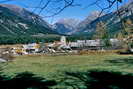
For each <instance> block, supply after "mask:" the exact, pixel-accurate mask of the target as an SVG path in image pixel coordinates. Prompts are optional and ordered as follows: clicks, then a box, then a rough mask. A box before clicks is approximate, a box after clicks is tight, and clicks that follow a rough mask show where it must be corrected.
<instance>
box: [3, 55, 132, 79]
mask: <svg viewBox="0 0 133 89" xmlns="http://www.w3.org/2000/svg"><path fill="white" fill-rule="evenodd" d="M129 57H130V58H131V59H133V57H132V56H131V55H128V56H126V55H125V56H124V55H117V54H106V55H104V54H97V55H93V54H91V55H67V56H43V55H42V56H41V55H38V56H37V55H36V56H18V57H16V58H15V60H14V61H13V62H9V63H7V64H2V65H6V66H4V69H3V72H4V74H8V75H15V74H16V73H20V72H25V71H29V72H32V73H34V74H38V75H40V76H47V77H51V78H52V77H53V78H54V77H55V76H56V77H59V76H60V75H62V74H63V72H64V71H79V72H80V71H88V70H93V69H98V70H108V71H120V72H131V73H133V70H132V68H133V65H132V64H131V63H129V64H128V63H123V64H121V65H118V64H115V63H114V64H113V63H109V62H108V61H107V60H114V59H116V60H117V59H126V58H129Z"/></svg>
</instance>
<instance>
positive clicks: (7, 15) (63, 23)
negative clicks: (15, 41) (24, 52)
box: [0, 2, 133, 36]
mask: <svg viewBox="0 0 133 89" xmlns="http://www.w3.org/2000/svg"><path fill="white" fill-rule="evenodd" d="M119 11H120V12H121V13H122V14H121V17H122V19H127V18H130V19H131V20H132V21H133V13H132V12H133V2H130V3H128V4H126V5H123V6H122V7H121V8H120V9H119ZM99 13H100V12H98V11H94V12H92V13H91V14H90V15H89V16H88V17H87V18H86V19H85V20H83V21H79V20H77V19H72V18H71V19H60V20H59V21H57V22H56V23H55V24H54V25H50V24H48V23H47V22H46V21H44V20H43V19H42V18H41V17H40V16H38V15H37V14H34V13H31V12H30V11H28V10H26V9H24V8H21V7H18V6H15V5H9V4H0V36H2V35H3V36H4V35H13V36H15V35H16V36H20V35H23V36H24V35H25V36H27V35H28V36H29V35H31V36H32V35H33V36H37V35H40V34H41V35H45V34H64V35H72V36H74V35H91V34H93V33H94V32H95V29H96V25H97V23H99V22H100V21H102V22H104V23H106V25H107V29H108V30H109V32H110V34H114V33H117V32H119V31H120V29H121V28H120V18H119V17H118V15H117V11H114V12H111V13H109V14H102V15H101V16H100V17H99V18H98V15H99Z"/></svg>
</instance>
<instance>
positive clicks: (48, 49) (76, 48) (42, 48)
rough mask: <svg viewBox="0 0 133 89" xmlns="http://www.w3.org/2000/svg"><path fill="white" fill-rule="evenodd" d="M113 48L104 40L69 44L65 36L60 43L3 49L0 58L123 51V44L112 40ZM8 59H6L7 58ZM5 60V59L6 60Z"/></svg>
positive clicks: (33, 44) (34, 44) (25, 45)
mask: <svg viewBox="0 0 133 89" xmlns="http://www.w3.org/2000/svg"><path fill="white" fill-rule="evenodd" d="M109 41H110V43H111V47H110V48H107V47H106V46H105V45H104V42H102V40H100V39H97V40H77V41H75V42H68V41H67V39H66V37H65V36H62V37H61V38H60V41H55V42H53V43H52V42H51V43H41V42H40V43H30V44H24V45H19V46H10V47H6V48H4V47H1V48H0V53H1V55H0V58H1V59H2V58H4V57H3V55H4V54H12V55H13V56H19V55H35V54H59V53H62V54H63V53H78V52H80V51H83V50H84V51H88V50H100V51H105V50H115V49H121V46H122V45H121V42H120V41H119V40H118V39H110V40H109ZM131 51H133V49H131ZM5 58H6V57H5ZM1 59H0V60H1ZM4 60H5V59H4ZM7 60H8V58H7Z"/></svg>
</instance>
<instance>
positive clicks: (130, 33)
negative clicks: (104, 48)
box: [124, 19, 133, 49]
mask: <svg viewBox="0 0 133 89" xmlns="http://www.w3.org/2000/svg"><path fill="white" fill-rule="evenodd" d="M124 24H125V43H126V44H127V46H128V49H131V48H132V47H133V23H132V21H131V20H130V19H127V20H126V21H125V23H124Z"/></svg>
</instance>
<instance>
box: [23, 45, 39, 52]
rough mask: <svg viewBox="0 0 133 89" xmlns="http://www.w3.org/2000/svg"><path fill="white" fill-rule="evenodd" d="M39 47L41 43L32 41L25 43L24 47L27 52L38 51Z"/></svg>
mask: <svg viewBox="0 0 133 89" xmlns="http://www.w3.org/2000/svg"><path fill="white" fill-rule="evenodd" d="M39 47H40V45H39V44H37V43H32V44H27V45H23V49H24V50H25V51H26V52H27V53H36V52H38V51H39Z"/></svg>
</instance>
